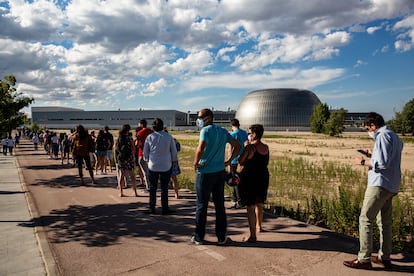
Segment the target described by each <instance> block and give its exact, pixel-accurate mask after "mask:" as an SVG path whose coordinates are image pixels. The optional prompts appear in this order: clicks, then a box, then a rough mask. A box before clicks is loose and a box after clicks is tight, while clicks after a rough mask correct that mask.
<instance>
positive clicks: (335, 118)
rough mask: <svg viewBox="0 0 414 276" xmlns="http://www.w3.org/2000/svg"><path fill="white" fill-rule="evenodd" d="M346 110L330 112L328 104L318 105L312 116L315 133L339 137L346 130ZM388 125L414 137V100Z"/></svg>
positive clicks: (312, 126) (397, 113) (311, 122)
mask: <svg viewBox="0 0 414 276" xmlns="http://www.w3.org/2000/svg"><path fill="white" fill-rule="evenodd" d="M345 115H346V111H345V109H343V108H341V109H339V110H335V111H332V112H331V111H330V110H329V107H328V105H327V104H326V103H320V104H318V105H317V106H316V107H315V109H314V111H313V113H312V116H311V119H310V126H311V131H312V132H313V133H324V134H328V135H330V136H338V135H340V134H341V133H342V131H343V130H344V129H345V127H344V123H345ZM387 124H388V125H389V126H390V127H391V128H392V129H393V130H394V131H395V132H397V133H401V135H406V134H411V135H414V98H413V99H412V100H411V101H409V102H408V103H406V104H405V106H404V108H403V110H402V111H401V112H396V113H395V118H394V119H392V120H390V121H389V122H387Z"/></svg>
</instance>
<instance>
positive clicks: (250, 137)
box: [247, 134, 253, 143]
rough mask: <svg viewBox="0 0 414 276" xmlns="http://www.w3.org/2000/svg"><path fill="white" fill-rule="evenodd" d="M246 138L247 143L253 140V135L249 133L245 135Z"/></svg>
mask: <svg viewBox="0 0 414 276" xmlns="http://www.w3.org/2000/svg"><path fill="white" fill-rule="evenodd" d="M247 140H249V143H251V142H252V141H253V137H252V135H251V134H249V135H248V136H247Z"/></svg>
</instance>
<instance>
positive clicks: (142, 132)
mask: <svg viewBox="0 0 414 276" xmlns="http://www.w3.org/2000/svg"><path fill="white" fill-rule="evenodd" d="M152 132H153V131H152V130H151V129H149V128H146V127H145V128H143V129H141V130H140V131H138V133H137V142H138V143H137V147H138V149H137V150H138V157H142V156H143V154H144V143H145V139H147V136H148V135H150V134H151V133H152Z"/></svg>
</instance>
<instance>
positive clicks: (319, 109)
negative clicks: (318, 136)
mask: <svg viewBox="0 0 414 276" xmlns="http://www.w3.org/2000/svg"><path fill="white" fill-rule="evenodd" d="M329 116H330V112H329V107H328V105H327V104H326V103H324V104H323V103H320V104H318V105H317V106H316V107H315V110H314V111H313V113H312V116H311V119H310V126H311V131H312V132H313V133H322V132H324V126H325V123H326V122H327V121H328V119H329Z"/></svg>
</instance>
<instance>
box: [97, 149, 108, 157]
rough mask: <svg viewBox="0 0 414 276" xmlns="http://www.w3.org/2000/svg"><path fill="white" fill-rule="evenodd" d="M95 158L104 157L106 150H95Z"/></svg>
mask: <svg viewBox="0 0 414 276" xmlns="http://www.w3.org/2000/svg"><path fill="white" fill-rule="evenodd" d="M95 154H96V157H103V156H106V150H97V151H95Z"/></svg>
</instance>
